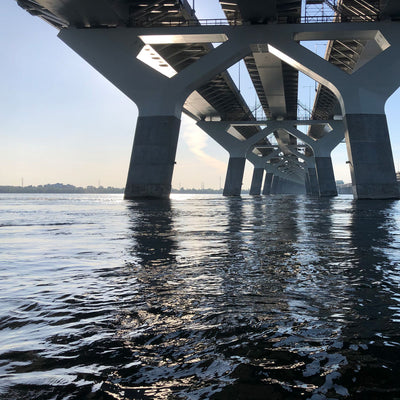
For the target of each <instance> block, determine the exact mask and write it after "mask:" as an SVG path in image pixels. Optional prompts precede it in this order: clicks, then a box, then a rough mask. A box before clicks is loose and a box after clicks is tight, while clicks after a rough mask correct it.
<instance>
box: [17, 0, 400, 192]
mask: <svg viewBox="0 0 400 400" xmlns="http://www.w3.org/2000/svg"><path fill="white" fill-rule="evenodd" d="M304 3H305V4H303V9H304V7H305V9H307V3H310V2H309V1H308V0H307V1H304ZM312 3H313V4H315V3H320V4H321V6H322V5H323V3H329V4H328V5H329V6H330V7H331V9H332V13H331V15H330V16H329V18H326V19H325V20H322V19H320V20H319V21H318V22H317V21H316V20H308V19H307V18H305V16H303V15H301V10H302V2H301V0H290V1H289V0H267V1H265V0H264V1H261V0H232V1H229V2H226V1H221V7H222V9H223V11H224V13H225V15H226V18H227V19H226V20H225V21H213V22H211V21H207V25H204V24H203V25H201V24H200V23H201V21H199V20H197V18H196V16H195V13H194V10H192V9H191V7H190V5H189V3H188V2H187V1H186V0H169V1H167V0H161V1H136V0H118V1H114V0H113V1H111V0H99V1H98V2H96V4H94V3H93V2H92V1H90V0H18V4H19V5H20V6H21V7H23V8H25V9H26V10H27V11H29V12H30V13H31V14H33V15H38V16H40V17H41V18H43V19H44V20H46V21H47V22H49V23H51V24H52V25H54V26H55V27H57V28H58V29H59V38H60V39H61V40H63V41H64V42H65V43H66V44H67V45H68V46H70V47H71V48H72V49H73V50H74V51H76V52H77V53H78V54H80V55H81V56H82V57H83V58H84V59H85V60H86V61H88V62H89V63H90V64H91V65H92V66H93V67H94V68H96V69H97V70H98V71H99V72H100V73H101V74H103V75H104V76H105V77H106V78H107V79H108V80H110V81H111V82H112V83H113V84H114V85H115V86H116V87H118V88H119V89H120V90H121V91H122V92H123V93H125V94H126V95H127V96H128V97H129V98H130V99H132V100H133V101H134V102H135V103H136V105H137V106H138V109H139V117H138V121H137V126H136V133H135V139H134V145H133V150H132V158H131V163H130V167H129V172H128V178H127V184H126V189H125V197H126V198H137V197H155V198H163V197H168V196H169V194H170V191H171V181H172V174H173V169H174V163H175V153H176V147H177V142H178V136H179V129H180V118H181V114H182V112H185V113H186V114H188V115H190V116H191V117H192V118H193V119H195V120H196V121H197V123H198V125H199V126H200V127H201V128H202V129H203V130H204V131H205V132H206V133H208V134H209V135H210V136H211V137H212V138H213V139H214V140H216V141H217V143H219V144H220V145H221V146H223V147H224V148H225V149H226V150H227V151H228V153H229V156H230V157H229V163H228V170H227V176H226V180H225V187H224V195H226V196H236V195H240V192H241V182H242V178H243V171H244V165H245V162H246V160H248V161H249V162H251V163H252V164H253V166H254V174H253V180H252V185H251V191H250V192H251V194H253V195H259V194H261V193H262V194H264V195H268V194H273V193H280V192H282V191H283V192H293V193H298V192H301V191H303V190H304V191H306V192H307V193H308V194H309V195H314V196H335V195H337V192H336V185H335V178H334V173H333V167H332V161H331V156H330V154H331V151H332V150H333V149H334V148H335V147H336V146H337V144H338V143H340V142H341V141H342V140H343V138H345V140H346V144H347V150H348V156H349V166H350V172H351V177H352V185H353V194H354V197H355V198H357V199H373V198H380V199H382V198H398V197H399V193H398V189H397V183H396V176H395V170H394V163H393V156H392V151H391V145H390V140H389V132H388V127H387V122H386V116H385V113H384V105H385V102H386V100H387V99H388V97H389V96H390V95H391V94H392V93H393V92H394V91H395V90H396V89H397V88H398V86H399V85H400V77H398V75H399V74H398V71H399V67H400V23H399V20H400V4H399V2H398V1H394V0H389V1H387V0H386V1H379V0H374V1H365V0H363V1H362V2H359V1H354V0H338V1H333V0H330V1H322V0H321V1H319V2H315V1H313V2H312ZM313 40H324V41H327V43H328V45H327V50H326V54H325V58H324V59H322V58H320V57H319V56H317V55H315V54H314V53H313V52H311V51H310V50H308V49H307V48H306V47H304V46H302V45H301V43H303V42H306V41H313ZM213 43H219V44H220V45H219V46H218V47H214V46H213ZM146 52H148V55H150V56H151V58H152V59H153V62H155V63H156V64H157V68H156V69H153V68H151V67H149V66H148V65H147V64H145V63H144V62H143V61H141V60H140V59H139V58H137V56H139V57H140V56H141V55H142V54H143V53H146ZM141 59H143V58H141ZM240 60H243V61H244V63H245V65H246V67H247V70H248V72H249V75H250V78H251V80H252V82H253V85H254V90H255V92H256V94H257V96H258V99H259V101H260V104H261V107H262V109H263V112H264V114H265V116H266V120H262V121H257V120H256V118H255V116H254V112H253V111H254V110H251V109H250V107H249V106H248V105H247V104H246V102H245V100H244V99H243V97H242V96H241V94H240V91H239V90H238V88H237V87H236V85H235V83H234V82H233V80H232V79H231V77H230V75H229V73H228V72H227V69H228V68H229V67H230V66H232V65H233V64H235V63H236V62H238V61H240ZM167 69H168V70H169V71H170V72H171V71H172V73H171V74H170V75H169V76H166V75H164V74H161V73H160V72H159V71H163V70H164V71H165V70H167ZM299 71H301V72H303V73H305V74H307V75H308V76H310V77H311V78H313V79H315V80H316V81H317V82H319V87H318V91H317V95H316V99H315V102H314V108H313V110H312V115H311V118H310V120H308V121H301V120H300V119H299V116H298V100H297V98H298V93H297V92H298V73H299ZM371 76H373V77H374V78H375V79H373V80H371ZM302 125H306V126H308V127H309V128H308V134H305V133H304V132H303V131H302V130H301V128H300V127H301V126H302Z"/></svg>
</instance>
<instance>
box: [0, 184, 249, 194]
mask: <svg viewBox="0 0 400 400" xmlns="http://www.w3.org/2000/svg"><path fill="white" fill-rule="evenodd" d="M247 192H248V190H243V191H242V193H247ZM0 193H39V194H46V193H60V194H74V193H76V194H79V193H82V194H88V193H93V194H102V193H104V194H118V193H120V194H122V193H124V189H123V188H114V187H111V186H108V187H103V186H98V187H95V186H87V187H81V186H74V185H68V184H63V183H54V184H46V185H38V186H32V185H31V186H0ZM171 193H184V194H194V193H198V194H222V189H194V188H192V189H185V188H180V189H174V188H173V189H172V191H171Z"/></svg>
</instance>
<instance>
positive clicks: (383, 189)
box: [345, 114, 399, 199]
mask: <svg viewBox="0 0 400 400" xmlns="http://www.w3.org/2000/svg"><path fill="white" fill-rule="evenodd" d="M345 122H346V128H347V129H346V141H347V149H348V154H349V161H350V171H351V176H352V181H353V195H354V198H356V199H392V198H399V190H398V186H397V181H396V174H395V169H394V162H393V155H392V149H391V145H390V138H389V131H388V126H387V121H386V115H384V114H347V115H346V118H345Z"/></svg>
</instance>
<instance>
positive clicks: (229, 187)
mask: <svg viewBox="0 0 400 400" xmlns="http://www.w3.org/2000/svg"><path fill="white" fill-rule="evenodd" d="M245 163H246V158H244V157H230V158H229V163H228V170H227V171H226V178H225V185H224V191H223V195H224V196H240V192H241V191H242V181H243V174H244V166H245Z"/></svg>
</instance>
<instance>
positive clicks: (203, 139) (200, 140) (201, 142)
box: [181, 119, 226, 173]
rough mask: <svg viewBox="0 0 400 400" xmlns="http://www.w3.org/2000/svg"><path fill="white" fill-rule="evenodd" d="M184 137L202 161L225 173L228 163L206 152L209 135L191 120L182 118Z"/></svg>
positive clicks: (190, 148)
mask: <svg viewBox="0 0 400 400" xmlns="http://www.w3.org/2000/svg"><path fill="white" fill-rule="evenodd" d="M181 129H182V137H183V139H184V141H185V143H186V144H187V146H188V148H189V150H190V151H191V152H192V153H193V154H194V155H195V156H196V157H197V158H198V159H199V160H200V161H202V162H204V163H205V164H207V165H208V166H210V167H212V168H214V169H216V172H219V173H224V172H225V169H226V164H225V163H224V162H223V161H221V160H218V159H217V158H215V157H212V156H210V155H209V154H207V152H206V148H207V146H208V144H209V140H210V139H209V137H208V136H207V134H206V133H204V132H203V131H202V130H201V129H200V128H198V127H197V126H195V125H194V124H193V122H192V121H190V120H187V119H186V120H185V119H183V120H182V128H181Z"/></svg>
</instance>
